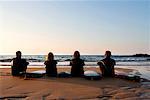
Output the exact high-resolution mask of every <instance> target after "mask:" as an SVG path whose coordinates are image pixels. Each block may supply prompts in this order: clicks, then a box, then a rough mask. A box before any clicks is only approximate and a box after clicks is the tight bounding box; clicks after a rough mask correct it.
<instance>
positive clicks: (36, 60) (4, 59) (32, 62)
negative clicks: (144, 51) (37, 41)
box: [0, 55, 150, 67]
mask: <svg viewBox="0 0 150 100" xmlns="http://www.w3.org/2000/svg"><path fill="white" fill-rule="evenodd" d="M14 57H15V55H0V66H1V67H6V66H11V64H12V63H11V59H12V58H14ZM22 58H25V59H27V61H28V62H29V66H32V67H37V66H39V67H43V66H44V61H45V60H46V58H47V56H45V55H23V56H22ZM103 58H104V56H103V55H82V56H81V59H83V60H84V61H85V66H90V67H95V66H97V62H98V61H100V60H102V59H103ZM112 58H113V59H115V60H116V66H150V57H134V56H128V55H115V56H112ZM71 59H72V55H55V60H57V61H58V64H57V66H66V67H67V66H69V63H70V60H71Z"/></svg>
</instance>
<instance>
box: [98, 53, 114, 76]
mask: <svg viewBox="0 0 150 100" xmlns="http://www.w3.org/2000/svg"><path fill="white" fill-rule="evenodd" d="M105 56H106V57H105V58H104V59H103V60H101V61H100V62H98V63H97V64H98V65H99V66H100V69H101V72H102V76H107V77H113V76H114V75H115V71H114V65H115V64H116V62H115V60H114V59H112V58H111V52H110V51H106V52H105Z"/></svg>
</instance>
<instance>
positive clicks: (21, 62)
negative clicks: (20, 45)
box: [11, 51, 29, 76]
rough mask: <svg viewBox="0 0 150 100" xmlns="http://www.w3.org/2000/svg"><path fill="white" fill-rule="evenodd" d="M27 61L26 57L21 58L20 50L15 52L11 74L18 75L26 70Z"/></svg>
mask: <svg viewBox="0 0 150 100" xmlns="http://www.w3.org/2000/svg"><path fill="white" fill-rule="evenodd" d="M28 64H29V63H28V62H27V61H26V59H22V58H21V52H20V51H17V52H16V58H13V64H12V68H11V69H12V75H13V76H20V75H21V74H22V73H25V72H26V69H27V65H28Z"/></svg>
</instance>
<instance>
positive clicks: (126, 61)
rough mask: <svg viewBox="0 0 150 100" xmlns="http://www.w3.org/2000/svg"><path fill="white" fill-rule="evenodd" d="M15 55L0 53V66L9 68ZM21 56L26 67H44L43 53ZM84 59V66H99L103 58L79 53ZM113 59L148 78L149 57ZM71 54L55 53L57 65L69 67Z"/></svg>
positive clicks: (115, 57) (121, 66)
mask: <svg viewBox="0 0 150 100" xmlns="http://www.w3.org/2000/svg"><path fill="white" fill-rule="evenodd" d="M14 57H15V55H0V68H11V64H12V61H11V60H12V58H14ZM22 58H25V59H27V61H28V62H29V66H28V68H44V67H45V65H44V61H45V60H46V58H47V56H45V55H23V56H22ZM81 58H82V59H83V60H84V61H85V66H84V67H97V68H98V67H99V66H98V65H97V62H98V61H100V60H102V59H103V58H104V56H103V55H81ZM112 58H113V59H115V60H116V66H115V67H116V68H127V69H133V70H134V71H133V72H132V73H130V74H132V75H139V76H141V77H142V78H146V79H148V80H150V57H149V56H148V57H134V56H130V55H114V56H112ZM71 59H72V55H55V60H57V61H58V64H57V67H58V68H59V67H63V68H64V67H68V68H70V67H71V66H70V65H69V64H70V60H71Z"/></svg>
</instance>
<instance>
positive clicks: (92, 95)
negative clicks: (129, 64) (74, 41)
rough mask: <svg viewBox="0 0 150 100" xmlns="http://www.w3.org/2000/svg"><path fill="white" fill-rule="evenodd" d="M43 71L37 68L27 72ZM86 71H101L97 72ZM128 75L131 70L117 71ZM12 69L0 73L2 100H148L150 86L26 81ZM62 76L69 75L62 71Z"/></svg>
mask: <svg viewBox="0 0 150 100" xmlns="http://www.w3.org/2000/svg"><path fill="white" fill-rule="evenodd" d="M35 70H41V69H37V68H32V69H28V71H29V72H30V71H35ZM85 70H95V71H98V72H100V71H99V69H97V68H86V69H85ZM116 70H117V71H122V72H126V73H129V72H131V71H133V70H131V69H121V68H117V69H116ZM10 71H11V70H10V69H8V68H7V69H5V68H3V69H0V99H2V100H3V99H4V100H72V99H73V100H77V99H83V100H116V99H117V100H122V99H125V100H141V99H142V100H146V99H147V100H148V99H150V84H149V82H133V81H127V80H123V79H118V78H103V79H101V80H98V81H90V80H86V79H84V78H49V77H43V78H34V79H33V78H32V79H31V78H30V79H28V80H24V79H23V78H19V77H13V76H11V75H10ZM58 71H59V72H62V71H70V69H69V68H59V69H58Z"/></svg>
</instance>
